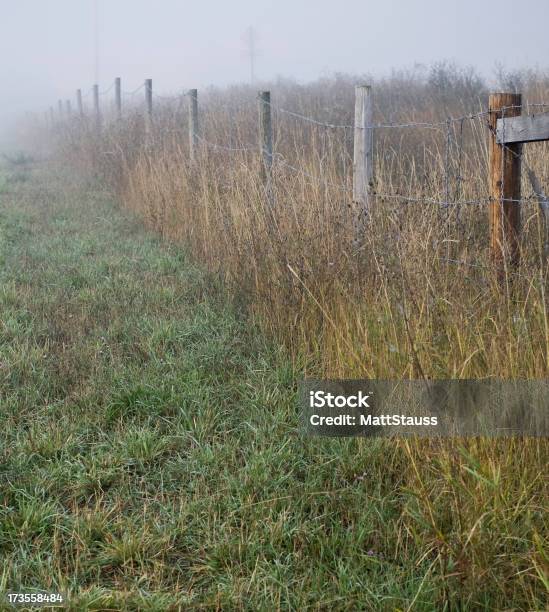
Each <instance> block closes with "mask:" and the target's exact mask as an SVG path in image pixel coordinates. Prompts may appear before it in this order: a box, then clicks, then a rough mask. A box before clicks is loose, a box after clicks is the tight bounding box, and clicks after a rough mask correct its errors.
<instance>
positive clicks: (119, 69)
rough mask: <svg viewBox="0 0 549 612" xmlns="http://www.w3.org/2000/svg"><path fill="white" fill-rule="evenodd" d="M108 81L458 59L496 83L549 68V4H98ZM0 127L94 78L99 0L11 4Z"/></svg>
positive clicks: (178, 80) (174, 0)
mask: <svg viewBox="0 0 549 612" xmlns="http://www.w3.org/2000/svg"><path fill="white" fill-rule="evenodd" d="M97 3H98V23H99V62H98V66H99V82H100V86H101V88H102V89H105V88H106V87H108V86H109V85H110V83H111V82H112V81H113V79H114V77H115V76H121V77H122V83H123V89H126V90H130V89H134V88H135V87H137V86H139V85H140V84H141V83H142V82H143V79H145V78H147V77H151V78H153V82H154V89H155V91H157V92H158V93H161V92H166V93H169V92H173V91H177V90H180V89H182V88H189V87H199V88H201V87H204V86H206V85H208V84H216V85H224V84H227V83H232V82H243V81H249V78H250V77H249V73H250V69H249V61H248V59H247V57H246V54H245V44H244V42H243V38H242V35H243V33H244V31H245V30H246V28H247V27H248V26H253V27H254V28H255V30H256V32H257V47H258V51H259V55H258V57H257V62H256V74H257V77H258V79H270V78H273V77H276V76H278V75H281V76H287V77H294V78H296V79H298V80H301V81H303V80H311V79H315V78H317V77H319V76H323V75H326V74H329V73H333V72H338V71H339V72H349V73H357V74H361V73H372V74H374V75H383V74H386V73H388V72H389V71H390V70H391V69H392V68H403V67H411V66H413V65H414V64H415V63H422V64H429V63H432V62H433V61H437V60H443V59H446V60H454V61H456V62H457V63H459V64H461V65H472V66H474V67H476V68H477V69H479V70H480V71H481V72H482V73H483V74H485V75H486V76H490V75H491V74H492V73H493V69H494V67H495V65H496V63H497V62H500V63H502V64H504V65H505V66H506V67H508V68H511V69H512V68H519V67H534V68H535V67H539V68H546V67H547V66H548V64H549V62H548V59H549V36H547V23H548V18H549V0H524V1H523V2H521V3H519V2H517V1H514V2H512V1H511V0H375V1H374V0H310V1H309V0H307V1H306V0H277V1H276V2H271V1H267V0H232V1H227V0H225V1H221V0H216V1H214V0H195V1H193V2H190V1H184V0H154V1H152V0H97ZM0 6H1V7H2V23H3V28H2V33H1V35H0V45H1V55H0V58H1V59H0V78H1V83H2V93H1V97H0V120H1V119H2V118H4V120H5V119H7V118H8V117H11V116H13V113H14V112H15V111H25V110H45V109H46V108H48V107H49V106H50V105H54V104H56V102H57V99H58V98H68V97H71V98H73V99H74V92H75V90H76V88H78V87H81V88H82V89H83V90H87V89H89V88H90V87H91V85H92V83H93V82H94V73H95V52H94V46H95V45H94V0H11V1H8V0H0Z"/></svg>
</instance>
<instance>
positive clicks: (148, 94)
mask: <svg viewBox="0 0 549 612" xmlns="http://www.w3.org/2000/svg"><path fill="white" fill-rule="evenodd" d="M152 93H153V89H152V79H145V107H146V109H145V110H146V114H145V128H146V130H147V132H148V133H149V135H150V133H151V131H152V104H153V98H152Z"/></svg>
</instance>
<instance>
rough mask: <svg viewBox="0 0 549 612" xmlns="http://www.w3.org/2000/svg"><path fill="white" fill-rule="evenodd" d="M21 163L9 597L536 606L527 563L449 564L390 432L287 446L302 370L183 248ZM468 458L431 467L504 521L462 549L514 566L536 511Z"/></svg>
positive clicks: (2, 382)
mask: <svg viewBox="0 0 549 612" xmlns="http://www.w3.org/2000/svg"><path fill="white" fill-rule="evenodd" d="M26 172H27V174H28V176H27V180H23V181H20V180H17V181H15V182H10V181H7V183H6V184H7V187H6V189H5V190H4V192H3V193H2V194H0V416H1V419H2V428H1V431H0V452H1V455H0V495H1V497H0V558H1V563H0V568H1V571H0V590H1V591H27V592H29V591H37V590H46V591H60V592H63V593H65V594H67V595H68V599H69V607H70V608H71V609H74V610H83V609H101V610H104V609H114V610H158V611H163V610H169V609H174V610H175V609H189V608H192V609H195V608H203V609H249V610H271V609H311V608H313V609H323V610H357V609H362V610H393V609H401V610H405V609H408V608H409V607H410V606H411V607H412V609H414V610H441V609H446V610H458V609H459V610H462V609H463V610H465V609H504V608H514V609H526V608H527V607H530V609H536V608H539V609H542V608H543V607H544V600H543V597H544V589H543V585H542V581H541V579H538V578H537V577H536V571H537V572H538V573H539V568H538V567H537V566H536V568H532V566H531V564H530V565H528V567H526V569H525V568H523V567H519V566H517V571H519V570H520V571H521V572H522V574H521V582H520V583H516V582H514V580H515V577H514V576H513V575H509V576H507V574H506V572H507V571H508V565H505V568H504V570H503V571H502V572H501V573H499V574H497V577H496V578H497V579H495V580H494V579H493V577H490V579H487V578H488V574H482V572H480V575H475V576H473V577H472V578H471V577H470V576H469V575H468V574H467V572H466V571H465V570H463V569H462V568H461V566H460V564H463V563H464V559H465V560H466V559H467V555H466V554H465V553H464V554H463V555H462V557H460V558H458V555H457V553H456V555H454V556H452V554H453V553H452V550H453V549H452V547H451V544H452V537H453V536H452V530H454V529H456V530H457V531H459V530H458V529H457V528H456V526H455V524H454V523H453V522H452V521H453V519H452V518H451V517H448V513H447V508H448V507H449V503H450V502H448V500H447V499H446V498H444V495H445V494H448V492H449V491H451V489H450V488H448V487H449V485H447V484H442V485H441V486H442V487H443V489H442V490H441V491H440V492H439V491H438V490H436V488H435V489H434V495H435V497H436V498H437V504H438V505H433V507H430V506H429V505H427V508H428V510H429V512H428V513H427V511H426V509H425V508H426V506H425V505H422V494H421V486H423V484H422V483H420V485H418V488H417V491H420V492H419V493H414V492H413V491H411V490H409V489H408V488H407V482H406V478H407V476H408V474H409V472H410V471H412V467H410V466H411V463H410V457H411V455H409V454H407V452H406V447H405V446H404V445H399V444H395V443H389V442H387V441H385V442H383V441H380V440H375V441H373V440H364V439H362V440H328V439H304V438H302V437H300V436H299V435H298V433H297V426H298V423H297V407H296V400H295V392H296V389H295V381H296V380H297V379H299V376H300V372H299V369H298V368H297V367H296V366H295V364H292V363H291V362H290V361H289V360H288V358H287V357H286V356H285V355H284V353H283V352H282V350H280V349H277V348H276V347H273V346H272V345H270V344H269V343H268V342H267V341H266V340H265V339H264V338H263V337H262V336H261V335H260V334H259V332H258V331H257V329H256V328H255V327H254V326H253V325H252V324H251V323H250V321H249V320H248V319H247V318H246V313H245V311H244V309H243V308H242V306H241V305H237V304H232V303H230V301H229V300H228V298H227V296H226V293H225V292H224V290H223V287H222V286H221V284H220V283H219V282H218V281H217V280H216V279H215V278H213V277H211V276H208V275H206V274H205V273H204V272H203V271H201V270H200V269H198V268H197V267H196V266H194V265H193V264H192V263H191V262H190V261H189V260H188V258H187V257H186V256H185V253H184V251H183V250H181V248H179V247H175V246H173V245H172V246H170V245H166V244H162V243H161V242H160V241H159V239H157V238H156V237H154V236H153V235H152V234H150V233H147V232H146V231H145V230H144V229H142V228H141V227H140V225H139V223H138V222H137V221H136V220H134V219H132V218H131V217H130V216H129V215H127V214H124V213H123V212H121V211H120V210H118V209H117V208H116V207H115V206H114V205H113V202H112V201H111V199H110V198H109V197H108V196H107V195H106V194H104V193H102V192H101V191H99V190H98V189H97V187H96V186H94V185H91V186H90V185H87V186H83V185H79V184H77V183H75V182H73V181H71V180H70V178H69V177H68V176H66V175H64V174H63V173H61V172H60V171H59V170H58V169H56V168H55V167H51V168H50V167H46V168H41V167H38V169H34V170H26ZM479 452H480V451H479ZM540 452H541V451H540ZM469 459H470V461H469ZM456 461H457V460H456ZM464 461H465V467H466V468H468V469H469V472H467V473H466V472H463V473H462V475H461V476H459V475H456V474H454V468H455V466H456V465H457V463H455V464H448V465H446V464H444V456H441V459H440V462H441V467H440V469H441V471H444V470H446V471H447V472H448V473H452V476H451V478H454V479H455V481H454V485H455V486H456V487H458V486H460V485H461V480H460V478H461V477H463V478H465V479H471V481H472V482H473V483H474V487H476V495H477V497H478V500H479V503H480V502H482V503H486V504H491V503H492V500H493V504H494V507H493V508H490V509H489V511H488V512H489V513H493V517H494V518H495V519H497V520H501V521H502V523H505V521H509V524H512V525H514V526H515V527H516V532H515V533H511V531H510V530H507V531H505V537H502V538H500V539H497V537H496V536H495V535H493V537H490V529H489V528H488V533H487V534H486V532H485V528H484V527H483V526H482V525H480V526H478V525H477V526H475V530H474V532H473V533H471V540H470V543H468V549H469V548H473V547H474V546H475V545H476V541H477V539H478V537H479V533H481V532H483V533H485V535H484V536H483V537H485V538H487V539H486V542H492V543H493V544H494V546H493V550H492V548H490V547H488V548H487V549H486V550H487V551H488V552H487V553H486V554H487V559H486V560H485V565H486V566H489V565H490V564H491V563H494V559H496V560H497V559H499V558H500V557H501V555H509V556H510V557H511V561H510V563H511V567H513V559H515V558H516V559H523V558H525V557H526V555H527V553H529V550H530V548H531V547H533V546H534V545H535V541H534V540H535V537H536V534H539V533H540V532H541V526H542V524H543V518H542V516H540V513H539V509H538V510H537V511H534V510H532V511H531V512H530V511H529V514H528V516H522V513H520V512H518V511H517V513H516V514H515V513H511V512H507V508H511V506H512V504H510V503H509V504H508V505H507V506H506V503H505V501H502V500H501V499H500V498H499V497H497V496H494V494H493V489H494V483H493V481H492V480H490V478H489V476H490V475H488V476H486V475H485V476H484V477H483V478H484V480H482V481H481V480H477V479H476V477H477V475H478V474H479V473H480V472H479V470H480V467H479V465H477V464H476V463H475V461H476V459H475V458H474V457H472V458H466V460H464ZM467 461H469V463H467ZM435 467H437V466H436V465H435V463H433V466H432V468H433V469H435ZM532 469H533V470H534V469H535V466H532ZM505 477H506V473H505V472H504V474H503V478H505ZM467 482H469V480H467ZM496 486H497V485H496ZM516 486H517V487H518V488H520V486H521V485H520V484H516ZM520 490H521V491H524V492H525V493H524V494H525V495H527V494H528V495H530V490H529V489H520ZM467 491H469V489H467ZM486 492H488V496H487V497H485V495H484V494H485V493H486ZM429 493H430V492H429ZM439 494H440V497H442V501H440V502H439V501H438V498H439ZM537 494H538V493H537V492H536V491H534V492H533V493H531V495H532V497H529V498H528V499H526V497H524V499H523V498H522V497H521V503H524V504H526V503H528V502H530V501H532V499H533V496H534V495H537ZM426 495H427V494H426ZM465 497H466V496H465ZM517 497H519V496H517ZM486 500H488V501H486ZM468 502H469V504H471V503H473V501H472V500H470V499H468ZM502 505H503V509H501V508H500V509H501V512H502V514H501V516H500V515H499V514H497V511H499V510H498V508H499V507H500V506H502ZM533 505H534V506H535V504H533ZM513 507H515V508H518V507H519V506H513ZM536 512H537V514H536ZM437 513H438V514H437ZM426 514H428V515H429V517H430V518H426ZM439 514H440V516H439ZM508 514H509V516H508ZM431 519H432V520H431ZM526 523H527V524H528V525H529V528H527V527H526V526H525V525H526ZM440 525H444V526H443V527H440ZM471 527H472V525H471V524H469V525H464V526H461V527H460V529H461V531H459V533H460V535H461V533H462V531H464V533H465V535H466V534H467V533H468V530H469V529H470V528H471ZM437 529H439V532H437V531H436V530H437ZM440 529H442V531H443V532H444V534H443V539H444V537H446V536H447V539H448V542H449V544H448V546H447V547H446V548H444V551H446V552H445V556H444V555H442V553H441V552H440V550H442V549H441V548H437V546H438V544H437V543H436V542H440V537H439V536H440ZM528 529H529V530H528ZM433 532H435V536H432V534H433ZM507 535H508V536H509V540H508V542H507V545H508V549H505V548H503V549H502V548H501V542H506V541H507V540H506V539H505V538H506V537H507ZM537 537H538V538H539V536H537ZM437 538H438V539H437ZM433 541H435V544H433V543H432V542H433ZM441 546H442V545H441ZM445 546H446V544H445ZM468 549H467V550H468ZM541 549H542V546H541V545H540V550H541ZM448 551H450V552H448ZM539 567H541V568H542V569H543V565H540V566H539ZM465 575H467V576H469V577H468V578H467V580H469V582H468V583H465V579H464V578H463V576H465ZM540 576H542V574H540ZM527 578H528V580H527Z"/></svg>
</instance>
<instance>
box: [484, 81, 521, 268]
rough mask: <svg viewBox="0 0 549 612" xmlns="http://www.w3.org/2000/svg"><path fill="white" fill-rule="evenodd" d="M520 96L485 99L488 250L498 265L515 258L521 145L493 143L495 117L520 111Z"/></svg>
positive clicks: (506, 116)
mask: <svg viewBox="0 0 549 612" xmlns="http://www.w3.org/2000/svg"><path fill="white" fill-rule="evenodd" d="M521 105H522V96H521V94H515V93H494V94H491V95H490V97H489V101H488V110H489V125H490V140H489V154H490V170H489V171H490V210H489V216H490V251H491V254H492V258H493V260H494V262H495V263H496V264H498V266H500V267H501V266H502V265H503V264H504V263H505V261H506V260H507V259H508V260H509V261H510V262H511V263H512V264H514V265H516V264H517V263H518V261H519V256H520V252H519V246H520V245H519V240H520V230H521V227H520V225H521V222H520V202H519V201H518V200H520V169H521V157H520V156H521V153H522V144H521V143H514V144H497V142H496V130H497V120H498V119H500V118H509V117H516V116H517V115H520V114H521V112H522V108H521Z"/></svg>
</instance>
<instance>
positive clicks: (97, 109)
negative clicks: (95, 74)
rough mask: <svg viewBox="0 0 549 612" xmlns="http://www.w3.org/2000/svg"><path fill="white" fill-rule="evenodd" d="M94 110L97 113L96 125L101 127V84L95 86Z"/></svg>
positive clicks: (98, 128) (98, 127)
mask: <svg viewBox="0 0 549 612" xmlns="http://www.w3.org/2000/svg"><path fill="white" fill-rule="evenodd" d="M93 112H94V115H95V127H96V128H97V131H99V130H100V129H101V114H100V112H99V85H97V84H96V85H94V86H93Z"/></svg>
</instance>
